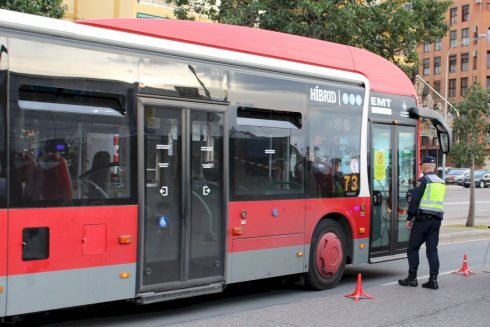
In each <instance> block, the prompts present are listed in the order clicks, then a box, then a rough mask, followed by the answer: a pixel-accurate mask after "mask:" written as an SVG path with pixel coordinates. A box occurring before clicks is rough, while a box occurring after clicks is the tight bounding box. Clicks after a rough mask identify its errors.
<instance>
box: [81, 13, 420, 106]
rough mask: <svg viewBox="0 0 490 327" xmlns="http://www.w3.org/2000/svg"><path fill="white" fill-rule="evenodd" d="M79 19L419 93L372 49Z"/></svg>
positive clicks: (229, 29)
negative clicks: (324, 69)
mask: <svg viewBox="0 0 490 327" xmlns="http://www.w3.org/2000/svg"><path fill="white" fill-rule="evenodd" d="M77 23H80V24H84V25H90V26H94V27H100V28H105V29H112V30H117V31H123V32H128V33H134V34H140V35H146V36H151V37H156V38H161V39H167V40H172V41H179V42H185V43H191V44H197V45H202V46H207V47H213V48H219V49H224V50H231V51H237V52H242V53H248V54H253V55H258V56H265V57H270V58H276V59H282V60H288V61H294V62H299V63H304V64H310V65H315V66H321V67H327V68H333V69H339V70H344V71H350V72H356V73H360V74H362V75H364V76H366V77H367V78H368V80H369V82H370V85H371V91H374V92H382V93H390V94H398V95H405V96H415V89H414V87H413V85H412V82H411V81H410V79H409V78H408V77H407V76H406V75H405V73H403V71H401V70H400V69H399V68H398V67H397V66H396V65H394V64H393V63H391V62H390V61H388V60H386V59H384V58H382V57H380V56H378V55H376V54H374V53H371V52H369V51H366V50H363V49H358V48H355V47H351V46H346V45H342V44H337V43H332V42H326V41H320V40H316V39H310V38H306V37H301V36H296V35H291V34H285V33H279V32H272V31H267V30H262V29H258V28H249V27H243V26H234V25H225V24H216V23H203V22H194V21H182V20H173V19H137V18H127V19H94V20H84V21H78V22H77Z"/></svg>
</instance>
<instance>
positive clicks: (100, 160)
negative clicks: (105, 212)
mask: <svg viewBox="0 0 490 327" xmlns="http://www.w3.org/2000/svg"><path fill="white" fill-rule="evenodd" d="M110 164H111V155H110V154H109V152H107V151H99V152H97V153H95V155H94V158H93V160H92V174H90V177H89V178H90V180H91V181H92V182H94V183H95V184H96V185H97V186H98V187H100V188H101V189H102V191H104V192H106V193H107V190H108V188H109V181H110V176H111V168H110ZM88 195H89V198H91V199H93V198H101V197H103V194H102V193H101V192H100V191H98V190H97V188H96V187H95V186H94V185H92V184H90V185H89V192H88Z"/></svg>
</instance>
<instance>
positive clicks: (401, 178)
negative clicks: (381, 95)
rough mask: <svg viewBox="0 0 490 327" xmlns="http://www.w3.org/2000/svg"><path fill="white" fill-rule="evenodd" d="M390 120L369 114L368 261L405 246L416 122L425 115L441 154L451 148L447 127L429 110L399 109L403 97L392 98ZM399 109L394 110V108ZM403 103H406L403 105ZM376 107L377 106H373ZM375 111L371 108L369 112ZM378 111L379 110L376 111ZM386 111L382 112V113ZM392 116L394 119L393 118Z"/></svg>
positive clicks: (414, 169)
mask: <svg viewBox="0 0 490 327" xmlns="http://www.w3.org/2000/svg"><path fill="white" fill-rule="evenodd" d="M391 100H392V101H393V102H392V104H393V109H395V110H393V112H391V113H390V118H391V119H386V116H387V115H385V116H384V117H383V116H382V115H376V114H371V117H370V120H371V130H370V133H371V183H372V184H371V190H372V211H371V212H372V222H371V241H370V262H379V261H384V260H389V259H396V258H399V257H404V256H405V255H406V254H405V252H406V248H407V246H408V239H409V235H410V233H409V230H408V229H407V228H406V218H407V214H408V203H409V200H410V194H411V190H412V189H413V188H414V187H415V186H416V182H417V180H418V175H417V174H418V172H417V171H418V169H417V153H418V149H417V144H418V142H417V122H418V119H419V118H427V119H429V120H430V121H431V123H432V124H433V125H434V127H435V129H436V130H437V135H438V138H439V144H440V147H441V151H443V153H447V152H449V150H450V148H451V141H452V137H451V130H450V128H449V126H448V125H447V124H446V122H445V121H444V119H443V118H442V116H441V115H439V114H438V113H436V112H434V111H433V110H428V109H423V108H417V107H413V108H410V109H408V110H405V109H402V108H403V107H404V103H405V101H407V102H408V100H406V99H405V101H403V102H402V100H404V99H403V98H401V99H400V98H397V97H392V98H391ZM398 105H399V108H400V109H402V110H399V111H398V112H397V111H396V109H397V107H398ZM405 106H406V105H405ZM375 109H379V108H375ZM372 112H375V111H372ZM378 112H383V111H381V110H378ZM385 113H386V112H383V114H385ZM393 118H394V119H393Z"/></svg>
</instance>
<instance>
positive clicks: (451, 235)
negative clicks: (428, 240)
mask: <svg viewBox="0 0 490 327" xmlns="http://www.w3.org/2000/svg"><path fill="white" fill-rule="evenodd" d="M485 239H490V229H489V230H477V229H470V230H458V229H456V230H451V228H448V229H445V230H441V233H440V234H439V243H452V242H460V241H476V240H485Z"/></svg>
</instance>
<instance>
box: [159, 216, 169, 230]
mask: <svg viewBox="0 0 490 327" xmlns="http://www.w3.org/2000/svg"><path fill="white" fill-rule="evenodd" d="M158 223H159V224H160V227H161V228H167V226H168V217H167V216H161V217H160V219H159V220H158Z"/></svg>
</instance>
